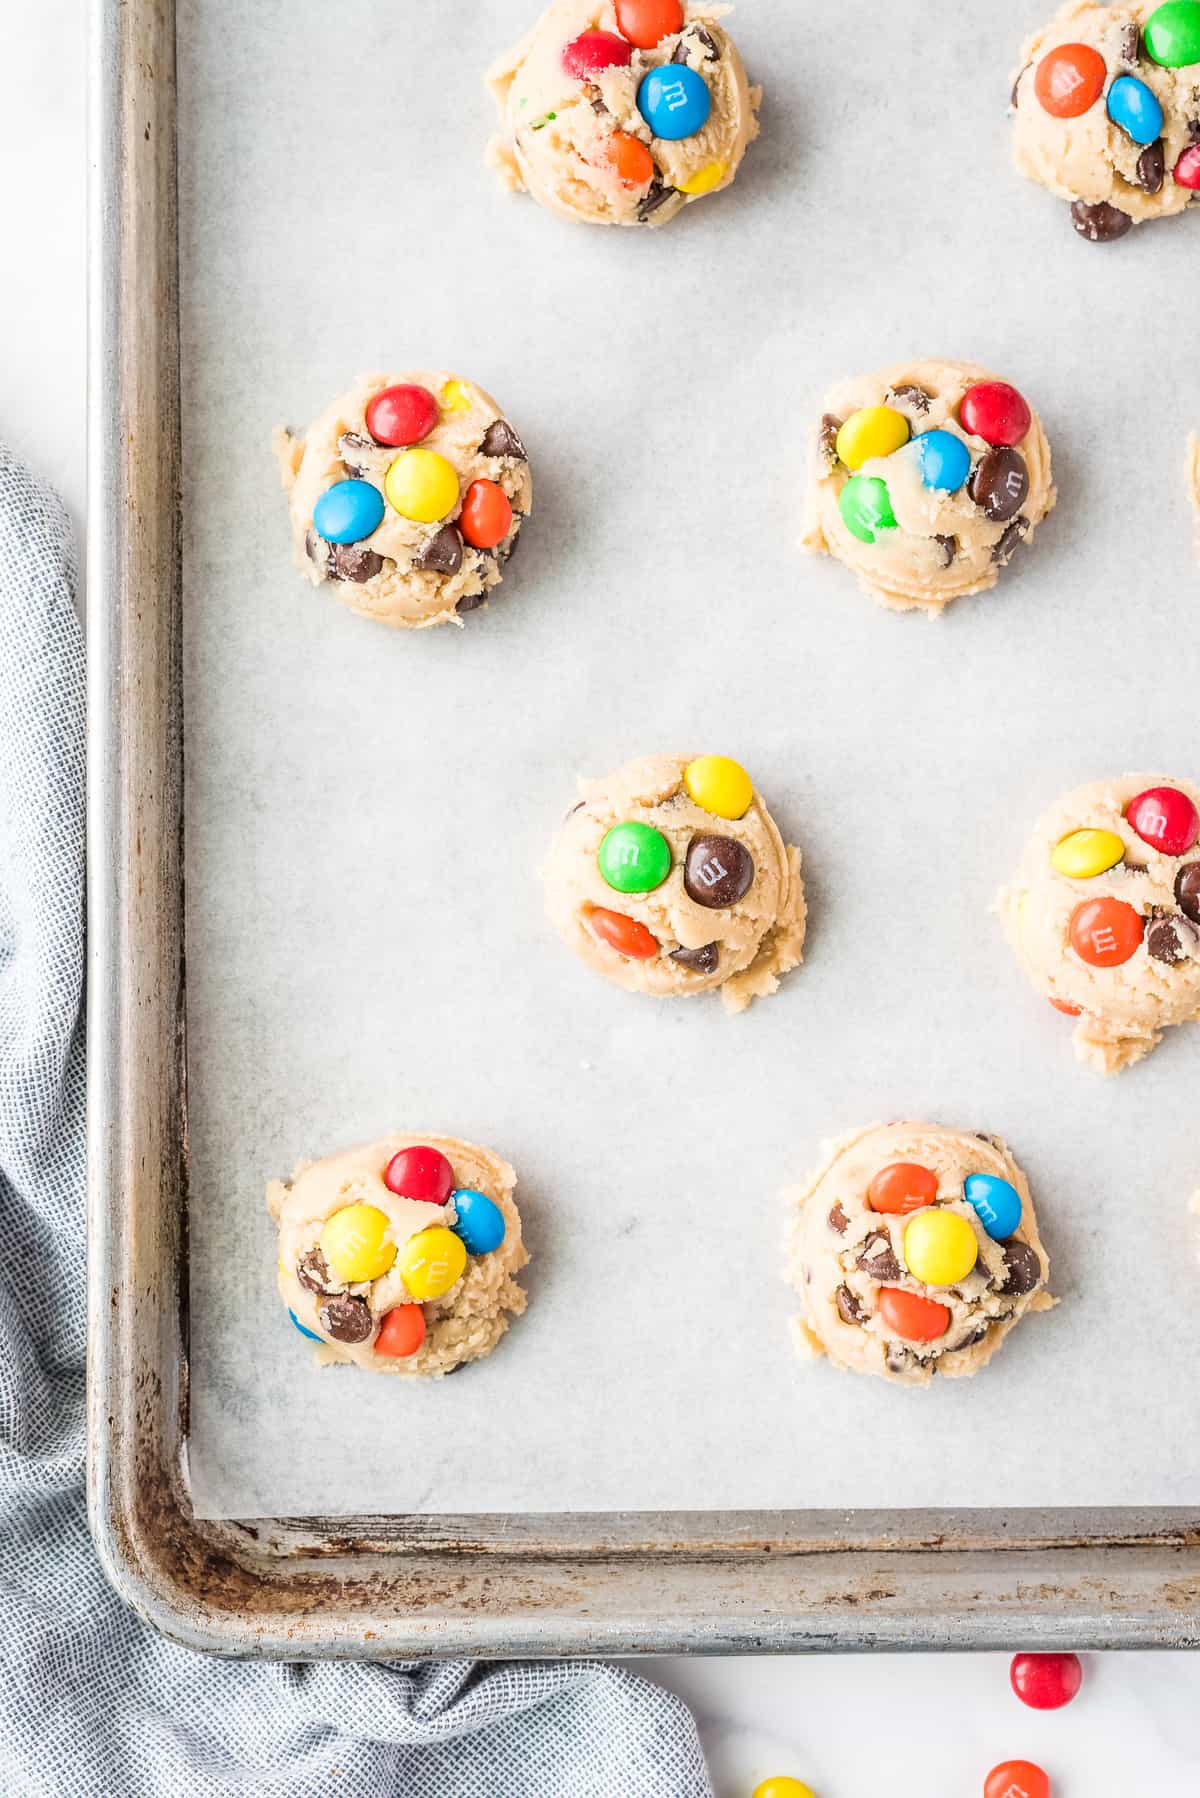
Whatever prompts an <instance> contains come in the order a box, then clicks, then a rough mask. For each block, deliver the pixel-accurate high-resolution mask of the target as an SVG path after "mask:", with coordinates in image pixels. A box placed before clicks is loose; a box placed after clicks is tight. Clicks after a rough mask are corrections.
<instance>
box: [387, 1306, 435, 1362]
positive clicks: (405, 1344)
mask: <svg viewBox="0 0 1200 1798" xmlns="http://www.w3.org/2000/svg"><path fill="white" fill-rule="evenodd" d="M424 1340H425V1313H424V1312H423V1311H422V1309H421V1307H420V1305H396V1306H394V1307H393V1308H392V1310H390V1311H389V1312H388V1314H387V1316H386V1317H385V1318H384V1320H383V1322H382V1323H381V1324H380V1326H379V1334H378V1336H377V1337H376V1338H375V1344H374V1347H375V1353H376V1354H377V1355H392V1356H394V1357H395V1359H396V1360H398V1361H403V1360H407V1358H408V1356H409V1355H415V1354H416V1352H417V1350H418V1349H419V1348H420V1346H421V1344H422V1343H423V1342H424Z"/></svg>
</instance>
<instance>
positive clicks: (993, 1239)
mask: <svg viewBox="0 0 1200 1798" xmlns="http://www.w3.org/2000/svg"><path fill="white" fill-rule="evenodd" d="M790 1197H791V1199H792V1203H793V1205H794V1217H793V1222H792V1227H791V1231H790V1235H789V1260H788V1277H789V1279H790V1281H791V1283H792V1285H793V1286H794V1287H795V1288H796V1291H797V1292H798V1293H799V1294H800V1296H801V1298H802V1299H803V1300H804V1315H803V1316H800V1317H795V1318H793V1319H792V1334H793V1339H794V1341H795V1345H796V1348H797V1350H798V1352H799V1353H800V1354H802V1355H804V1356H805V1357H806V1358H811V1357H812V1356H815V1355H828V1356H829V1359H830V1360H831V1361H832V1362H834V1363H835V1365H836V1366H838V1367H844V1368H848V1369H849V1370H850V1372H852V1373H873V1374H879V1375H881V1376H882V1377H883V1378H884V1379H885V1380H896V1381H899V1382H900V1383H901V1384H903V1385H906V1386H928V1384H929V1382H930V1380H932V1378H933V1376H934V1374H935V1373H941V1374H945V1375H946V1376H947V1377H955V1376H960V1375H966V1374H973V1373H977V1372H978V1371H979V1369H980V1368H981V1367H982V1366H983V1365H984V1363H985V1362H987V1361H990V1360H991V1358H992V1356H993V1355H994V1354H995V1353H996V1350H997V1349H998V1348H999V1347H1000V1344H1001V1343H1002V1342H1003V1341H1004V1338H1005V1337H1006V1336H1007V1335H1008V1332H1009V1331H1010V1330H1011V1329H1012V1328H1013V1327H1014V1326H1015V1325H1016V1324H1017V1323H1018V1322H1019V1320H1020V1319H1021V1318H1022V1317H1023V1316H1024V1315H1025V1313H1026V1312H1027V1311H1044V1310H1046V1309H1048V1308H1049V1307H1050V1306H1051V1305H1053V1304H1054V1303H1055V1301H1054V1300H1053V1299H1052V1298H1051V1297H1050V1296H1049V1294H1048V1293H1047V1292H1046V1289H1045V1287H1046V1275H1047V1271H1048V1262H1047V1258H1046V1251H1045V1250H1044V1249H1043V1247H1042V1244H1041V1239H1040V1238H1039V1236H1038V1228H1037V1219H1036V1218H1035V1216H1034V1214H1033V1200H1032V1198H1031V1197H1030V1194H1029V1183H1028V1181H1027V1180H1026V1178H1025V1176H1024V1174H1023V1173H1022V1172H1021V1170H1020V1168H1019V1167H1018V1166H1017V1164H1016V1162H1015V1161H1014V1160H1013V1158H1012V1156H1011V1155H1010V1154H1009V1152H1008V1150H1007V1149H1006V1148H1005V1146H1004V1144H1003V1143H1002V1142H1001V1141H1000V1139H999V1137H996V1136H986V1135H983V1134H973V1133H972V1132H970V1131H966V1130H945V1129H943V1128H942V1127H941V1126H940V1125H938V1124H914V1123H900V1124H873V1125H871V1126H870V1127H869V1128H868V1129H866V1130H858V1131H855V1132H854V1133H853V1134H852V1135H850V1136H844V1137H842V1138H841V1139H840V1140H839V1141H837V1142H834V1143H832V1144H828V1145H826V1149H825V1156H824V1160H823V1161H822V1163H821V1166H820V1167H819V1168H818V1169H817V1172H816V1173H815V1174H814V1175H813V1177H812V1179H811V1180H810V1182H809V1184H808V1185H807V1186H806V1187H805V1188H803V1190H802V1191H799V1192H797V1193H794V1194H791V1195H790Z"/></svg>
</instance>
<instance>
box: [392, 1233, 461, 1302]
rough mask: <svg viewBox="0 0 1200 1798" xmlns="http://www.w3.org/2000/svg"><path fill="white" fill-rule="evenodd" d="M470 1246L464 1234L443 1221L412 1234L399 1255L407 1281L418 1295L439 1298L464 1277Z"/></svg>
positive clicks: (416, 1295)
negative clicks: (446, 1225)
mask: <svg viewBox="0 0 1200 1798" xmlns="http://www.w3.org/2000/svg"><path fill="white" fill-rule="evenodd" d="M466 1265H467V1249H466V1244H465V1243H464V1242H463V1241H462V1238H461V1237H459V1236H456V1235H455V1234H454V1231H453V1230H448V1229H447V1228H446V1227H445V1225H444V1224H433V1225H431V1226H430V1228H429V1229H428V1230H418V1231H417V1234H416V1235H415V1236H410V1237H409V1239H408V1241H407V1242H406V1243H405V1245H404V1248H403V1251H402V1253H401V1255H400V1261H399V1267H400V1273H401V1276H402V1277H403V1280H404V1284H405V1285H406V1286H407V1287H408V1290H409V1291H410V1292H411V1293H412V1295H413V1297H414V1298H415V1299H421V1300H425V1299H440V1298H441V1297H443V1295H444V1294H445V1293H447V1292H449V1290H450V1288H451V1287H452V1286H456V1285H457V1284H458V1282H459V1280H461V1279H462V1276H463V1269H464V1268H465V1267H466Z"/></svg>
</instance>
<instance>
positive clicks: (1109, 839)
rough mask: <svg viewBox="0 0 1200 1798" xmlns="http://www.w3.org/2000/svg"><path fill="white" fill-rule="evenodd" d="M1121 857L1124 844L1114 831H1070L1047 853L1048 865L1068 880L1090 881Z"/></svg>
mask: <svg viewBox="0 0 1200 1798" xmlns="http://www.w3.org/2000/svg"><path fill="white" fill-rule="evenodd" d="M1124 854H1125V845H1124V843H1123V842H1122V840H1121V838H1120V837H1119V836H1118V835H1117V833H1116V832H1115V831H1114V830H1073V831H1071V833H1070V834H1069V835H1068V836H1065V837H1063V838H1062V839H1061V841H1060V842H1058V843H1056V844H1055V846H1054V848H1053V849H1052V850H1051V852H1050V865H1051V866H1052V867H1053V869H1054V871H1055V873H1056V874H1065V875H1066V877H1067V879H1068V880H1094V879H1095V878H1096V876H1097V874H1107V873H1108V870H1109V869H1110V868H1115V867H1116V865H1117V863H1118V862H1119V861H1120V860H1121V858H1122V857H1123V856H1124Z"/></svg>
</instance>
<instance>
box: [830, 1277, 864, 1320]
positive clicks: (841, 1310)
mask: <svg viewBox="0 0 1200 1798" xmlns="http://www.w3.org/2000/svg"><path fill="white" fill-rule="evenodd" d="M833 1297H834V1303H835V1304H836V1305H837V1308H838V1316H839V1317H840V1318H841V1320H842V1322H843V1323H847V1324H860V1325H861V1323H862V1321H863V1309H862V1306H861V1305H860V1304H859V1302H858V1300H857V1299H856V1298H855V1296H854V1294H853V1293H852V1292H851V1290H850V1288H849V1287H848V1286H839V1287H838V1289H837V1291H836V1292H835V1293H834V1295H833Z"/></svg>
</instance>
